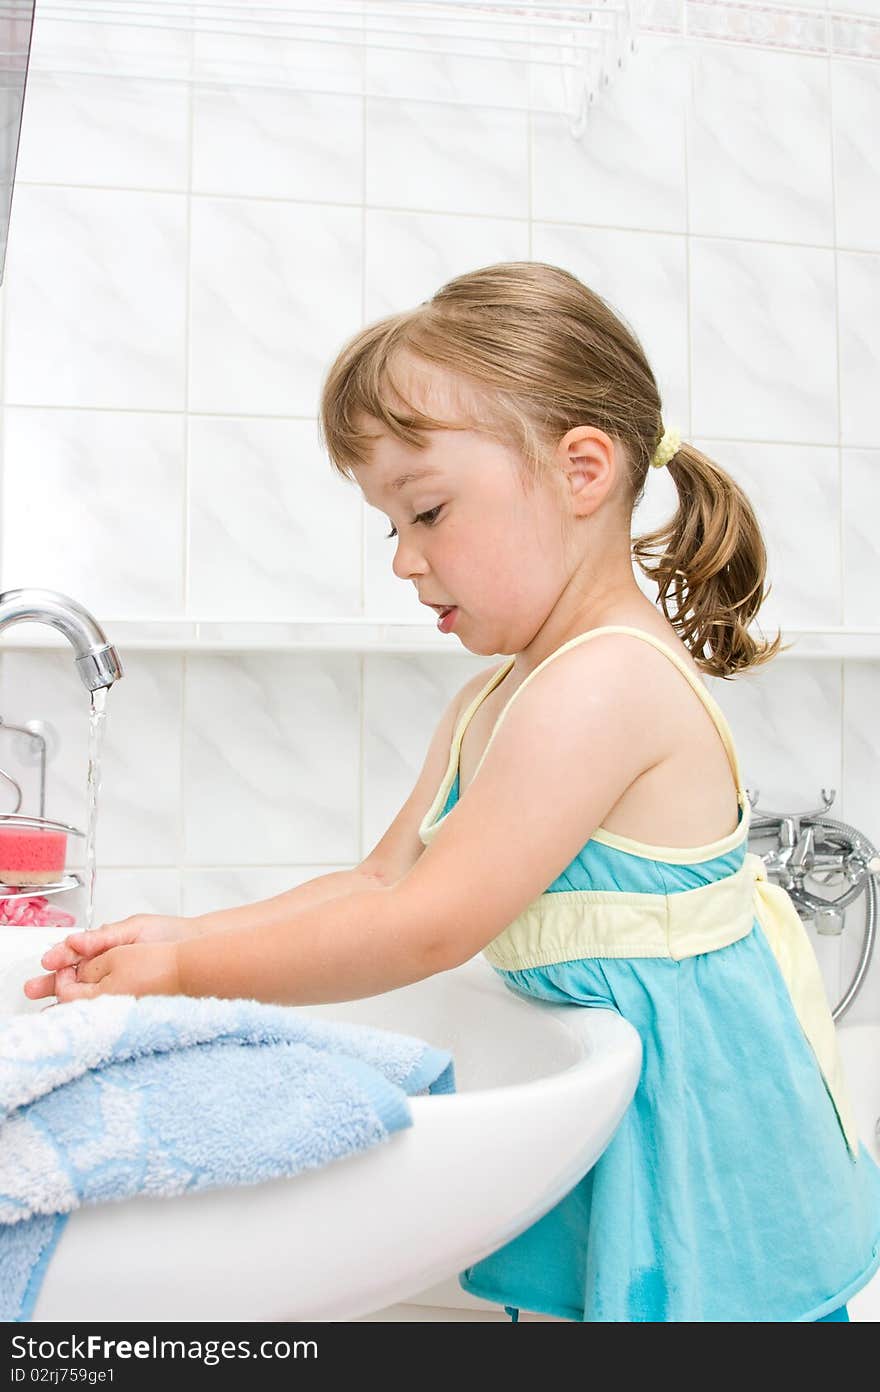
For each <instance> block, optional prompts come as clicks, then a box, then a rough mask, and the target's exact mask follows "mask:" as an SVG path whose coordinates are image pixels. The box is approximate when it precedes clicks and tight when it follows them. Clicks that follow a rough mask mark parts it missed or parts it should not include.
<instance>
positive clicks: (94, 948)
mask: <svg viewBox="0 0 880 1392" xmlns="http://www.w3.org/2000/svg"><path fill="white" fill-rule="evenodd" d="M191 933H192V927H191V924H190V921H189V919H186V918H171V917H166V916H164V915H162V914H132V916H131V917H130V918H123V919H121V920H120V921H119V922H118V923H105V924H104V926H103V927H102V928H94V929H92V930H91V931H84V930H80V931H78V932H76V933H69V934H68V935H67V937H66V938H65V939H64V940H63V942H58V943H53V944H52V946H51V947H49V948H47V949H46V951H45V952H44V953H43V956H42V957H41V958H40V963H41V965H42V966H44V967H45V968H46V971H47V975H46V976H32V977H31V978H30V980H29V981H26V982H25V984H24V993H25V995H26V996H28V997H29V999H30V1000H40V999H41V998H42V997H43V996H57V995H58V992H57V990H56V989H55V988H56V974H57V973H58V972H60V971H63V970H64V969H65V968H73V967H75V966H76V965H77V963H78V962H81V961H83V960H86V961H88V960H90V959H91V958H93V957H97V956H98V955H99V954H100V953H102V952H106V951H108V949H109V948H111V947H122V946H123V945H125V944H128V943H150V942H182V941H183V939H184V938H186V937H189V936H190V934H191ZM71 979H73V978H72V977H71V975H70V972H68V975H67V976H66V977H65V982H66V983H69V982H70V980H71ZM80 979H82V978H80ZM59 999H60V997H59Z"/></svg>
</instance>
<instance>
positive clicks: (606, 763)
mask: <svg viewBox="0 0 880 1392" xmlns="http://www.w3.org/2000/svg"><path fill="white" fill-rule="evenodd" d="M321 427H322V432H323V439H324V442H325V444H326V447H327V450H328V453H329V455H330V458H331V460H332V462H333V464H334V466H335V467H336V468H337V469H338V470H339V471H340V472H341V473H342V474H343V475H344V476H345V477H346V478H348V479H349V480H354V481H355V482H356V483H357V484H358V486H359V487H360V489H361V490H362V492H363V495H364V497H365V499H366V501H367V503H368V504H369V505H370V506H371V507H375V508H377V509H379V510H381V511H382V512H383V513H385V514H386V516H387V517H388V518H389V519H390V520H391V523H392V525H391V531H390V533H389V536H390V537H393V538H394V539H395V542H396V544H395V548H394V561H393V568H394V572H395V574H396V575H397V576H398V577H399V578H400V579H401V580H405V581H410V582H412V584H413V585H414V586H415V587H416V589H417V591H418V595H419V598H420V600H421V601H422V602H423V603H424V604H427V605H429V606H430V607H432V608H434V609H436V610H437V611H438V613H439V614H440V615H441V617H440V619H439V622H438V627H439V628H440V629H441V631H442V632H444V633H449V632H452V631H454V632H455V633H456V634H457V636H458V637H459V639H460V641H461V643H462V644H463V645H464V647H465V648H467V649H468V651H470V652H473V653H481V654H485V655H487V656H491V655H494V654H498V653H506V654H510V656H508V657H507V658H506V659H505V661H504V662H502V663H501V665H500V666H499V665H497V664H493V665H492V666H491V667H490V668H487V669H485V670H483V671H481V672H479V673H478V674H477V676H476V677H475V678H474V679H473V680H471V681H469V682H467V683H466V684H465V686H464V687H463V689H462V690H461V691H460V692H459V693H458V694H457V696H456V697H455V698H454V700H453V701H452V702H451V703H450V705H449V707H448V708H447V710H446V712H445V713H444V716H443V719H442V720H441V722H440V725H439V727H438V729H437V732H436V734H435V736H434V738H433V741H432V743H431V746H430V749H429V751H428V756H427V758H426V761H425V765H424V768H423V770H422V773H421V776H420V778H419V780H418V782H417V784H416V787H415V789H414V790H413V793H412V794H411V796H410V798H409V799H408V800H407V802H406V803H405V805H404V807H403V808H402V809H401V811H400V813H399V814H398V816H397V818H396V819H395V821H394V822H393V824H392V825H391V827H390V828H389V829H388V831H387V832H386V833H385V835H384V836H383V838H382V840H381V841H380V842H379V843H378V845H377V846H376V847H375V848H374V849H373V851H372V852H371V853H370V855H369V856H368V857H367V858H366V860H365V861H364V862H363V863H362V864H361V865H360V866H359V867H358V868H357V869H356V870H353V871H345V872H341V873H339V874H332V875H324V876H320V877H319V878H317V879H315V880H312V881H310V882H309V883H308V884H305V885H301V886H299V887H298V888H297V889H294V890H291V891H290V892H289V893H287V894H282V895H279V896H277V897H276V898H274V899H269V900H266V901H264V902H261V903H256V904H250V905H246V906H244V907H243V908H239V909H234V910H228V911H226V912H221V913H216V914H209V915H207V916H205V917H204V918H201V919H194V920H182V919H171V920H165V919H160V918H154V917H145V916H138V917H135V918H132V919H127V920H125V922H123V923H117V924H111V925H109V926H107V927H104V928H102V929H99V930H97V931H96V932H94V933H92V934H88V935H87V934H83V933H74V934H71V935H70V936H69V937H68V938H67V939H66V940H65V941H64V942H63V943H59V944H58V945H56V946H55V947H53V948H51V949H50V950H49V952H47V953H46V955H45V957H44V958H43V966H44V967H45V968H46V969H47V973H48V974H47V975H46V976H43V977H36V978H34V979H33V980H32V981H30V982H29V983H28V984H27V987H26V991H27V994H28V995H29V996H31V997H32V998H38V997H40V996H45V995H52V994H54V995H55V996H56V997H57V999H58V1001H59V1002H60V1003H63V1002H65V1001H69V1000H76V999H78V998H80V997H90V996H96V995H101V994H104V993H107V992H110V993H114V992H127V993H131V994H135V995H142V994H149V993H158V994H164V993H175V992H180V993H182V994H188V995H194V996H199V995H203V996H204V995H214V996H226V997H234V996H247V997H252V998H255V999H258V1000H265V1001H275V1002H286V1003H290V1004H294V1005H296V1004H299V1003H302V1004H305V1003H310V1002H319V1001H342V1000H347V999H354V998H357V997H362V996H369V995H375V994H378V993H381V992H384V991H389V990H392V989H394V988H395V987H398V986H403V985H406V984H408V983H410V982H413V981H417V980H420V979H422V978H423V977H426V976H429V975H431V974H433V973H435V972H440V971H447V970H450V969H452V968H454V967H455V966H457V965H459V964H460V963H462V962H464V961H466V960H468V959H469V958H471V957H473V956H474V955H475V954H476V953H478V952H483V953H484V955H485V957H486V959H487V961H488V963H489V964H490V965H491V967H492V968H493V969H494V970H495V971H497V972H498V973H499V974H500V975H501V977H502V978H503V980H504V981H505V982H506V983H507V985H508V986H509V987H510V988H511V989H512V990H514V991H516V992H518V993H520V994H521V995H523V996H526V997H535V998H538V999H541V1000H549V1001H554V1002H567V1003H570V1004H573V1005H576V1006H585V1007H599V1008H602V1009H606V1010H616V1011H618V1012H620V1013H621V1014H622V1015H624V1016H625V1017H626V1018H627V1019H628V1020H630V1021H631V1022H632V1024H633V1025H634V1026H635V1028H636V1029H637V1030H638V1032H639V1034H640V1037H641V1041H642V1047H643V1059H642V1070H641V1075H640V1079H639V1083H638V1087H637V1089H636V1092H635V1095H634V1097H633V1100H632V1103H631V1104H630V1107H629V1108H628V1110H627V1112H626V1114H625V1115H624V1118H623V1120H622V1122H621V1124H620V1126H619V1127H618V1129H617V1131H616V1132H615V1134H614V1136H613V1138H612V1140H611V1142H610V1144H609V1145H608V1147H607V1148H606V1150H605V1151H604V1153H603V1154H602V1156H601V1157H600V1159H599V1160H598V1161H597V1163H596V1164H595V1165H594V1166H593V1168H592V1169H591V1170H590V1171H589V1172H588V1173H587V1174H586V1175H585V1176H584V1178H583V1179H582V1180H580V1182H579V1183H577V1184H576V1185H575V1186H574V1188H573V1189H572V1190H571V1191H570V1192H569V1193H568V1194H566V1195H565V1197H564V1198H563V1199H562V1200H561V1201H560V1202H558V1203H557V1204H556V1206H555V1207H554V1208H553V1209H551V1210H550V1212H548V1213H547V1214H546V1215H545V1216H544V1217H542V1218H541V1219H539V1220H538V1221H537V1222H535V1223H533V1224H532V1225H531V1226H530V1227H529V1228H528V1229H527V1230H526V1231H524V1232H522V1233H520V1234H519V1235H518V1236H517V1237H514V1238H513V1239H512V1240H510V1241H509V1242H507V1243H506V1244H505V1245H504V1246H502V1247H501V1248H500V1249H499V1250H497V1251H495V1252H494V1253H492V1254H491V1255H489V1256H487V1257H485V1258H484V1259H483V1260H481V1261H478V1262H477V1263H476V1264H475V1265H473V1266H471V1267H469V1268H467V1270H466V1271H464V1272H462V1273H461V1274H460V1276H459V1281H460V1284H461V1285H462V1287H463V1288H464V1289H465V1290H466V1291H469V1292H471V1293H472V1294H474V1295H476V1296H479V1297H482V1298H484V1299H486V1300H490V1301H494V1302H498V1303H500V1304H503V1305H504V1306H505V1307H506V1308H507V1309H508V1311H509V1313H510V1314H511V1316H512V1318H517V1316H518V1311H519V1309H526V1310H529V1311H534V1312H537V1313H539V1314H549V1315H555V1316H557V1317H559V1318H563V1319H568V1320H577V1321H590V1320H604V1321H640V1322H641V1321H706V1320H712V1321H721V1322H728V1321H786V1322H787V1321H796V1322H797V1321H818V1320H825V1319H836V1320H840V1319H846V1318H847V1314H846V1306H845V1302H846V1300H847V1299H848V1298H849V1297H850V1296H851V1295H853V1294H854V1293H855V1292H856V1291H858V1290H859V1289H860V1288H861V1287H862V1286H864V1285H865V1284H866V1283H867V1282H868V1281H869V1279H870V1278H871V1276H872V1275H873V1274H874V1272H875V1271H876V1270H877V1268H878V1265H880V1247H878V1241H880V1169H878V1167H877V1165H876V1164H875V1163H874V1161H873V1160H872V1159H871V1157H870V1156H869V1155H868V1153H867V1151H866V1149H865V1147H864V1145H862V1144H861V1143H860V1141H859V1138H858V1135H857V1132H856V1128H855V1125H854V1122H853V1117H852V1109H851V1106H850V1103H849V1098H848V1095H847V1090H846V1085H845V1080H844V1078H843V1076H842V1072H841V1069H840V1060H839V1057H838V1054H837V1041H836V1034H835V1029H834V1023H833V1020H832V1018H831V1012H830V1010H829V1008H828V1003H827V999H826V997H825V994H824V988H823V985H822V980H821V976H820V975H819V970H818V966H817V963H816V960H815V957H814V955H813V953H812V948H811V946H810V943H809V938H808V936H807V934H806V931H805V929H804V927H803V925H802V924H801V922H800V920H799V918H798V915H797V912H796V910H795V908H794V905H793V904H792V902H791V900H790V899H789V897H788V895H787V894H786V893H785V892H784V891H783V890H782V889H781V888H780V887H779V886H776V885H771V884H769V883H768V881H767V875H766V872H765V870H764V866H763V862H762V861H761V860H760V858H759V857H758V856H755V855H752V854H750V853H749V852H748V850H747V840H748V831H749V816H750V805H749V801H748V797H747V795H746V791H745V788H744V786H743V781H742V776H741V773H740V768H739V762H738V759H737V755H736V750H735V746H734V742H733V739H732V736H731V732H730V728H729V726H728V724H727V721H726V719H725V717H724V715H723V713H722V711H721V709H720V707H719V706H718V705H717V703H716V702H715V700H714V699H713V697H712V696H711V695H710V694H709V692H708V690H707V688H706V686H705V683H704V682H703V680H702V677H701V675H700V674H701V673H709V674H711V675H713V676H718V677H729V676H733V675H734V674H736V673H738V672H744V671H747V670H749V669H752V668H755V667H757V666H759V665H760V664H763V663H766V662H767V661H768V660H770V659H771V658H772V657H773V656H774V655H775V654H776V653H777V652H778V650H779V647H780V638H779V635H777V637H776V639H775V640H774V642H773V643H764V642H759V641H758V640H757V639H756V638H755V637H754V636H753V635H752V634H751V633H750V632H749V623H750V622H751V620H752V619H753V618H754V617H755V615H756V614H757V612H758V609H759V608H760V605H761V603H762V601H763V599H764V598H765V592H764V578H765V567H766V556H765V550H764V545H763V541H762V538H761V532H760V528H759V526H758V523H757V521H756V519H755V515H754V512H753V511H752V508H751V507H750V505H749V502H748V500H747V498H746V497H745V496H744V494H743V492H742V490H741V489H740V488H739V487H738V485H737V484H736V483H735V482H734V480H733V479H732V478H731V477H730V476H729V475H728V474H726V473H725V472H724V471H723V470H722V469H721V468H719V467H718V465H717V464H715V463H714V462H713V461H712V460H711V459H709V458H707V456H706V455H704V454H703V453H701V452H700V451H699V450H697V449H696V448H694V447H693V446H692V445H690V444H683V443H682V442H681V441H680V438H679V436H678V434H677V433H676V432H675V431H673V430H670V429H668V428H666V429H664V425H663V422H662V419H661V406H660V396H659V392H658V388H657V383H656V381H655V378H654V375H653V373H652V371H651V368H650V366H649V365H648V362H647V360H646V358H645V354H644V352H643V349H642V346H641V344H640V343H639V341H638V339H637V338H636V337H635V335H634V334H633V333H632V331H631V330H630V329H629V328H628V327H627V326H626V325H625V324H624V323H623V322H622V321H621V320H620V319H619V318H618V317H617V316H616V315H615V314H614V313H613V312H612V310H611V309H610V308H609V306H608V305H607V304H606V303H605V302H604V301H603V300H602V299H601V298H600V297H599V296H598V295H596V294H595V293H593V292H592V291H591V290H589V289H588V288H587V287H586V286H585V285H583V284H582V283H581V282H580V281H579V280H577V279H576V278H575V277H574V276H572V275H570V274H568V273H567V272H566V271H564V270H561V269H559V268H557V267H554V266H549V265H544V264H541V263H538V262H514V263H504V264H500V265H494V266H489V267H485V268H483V269H481V270H477V271H473V272H471V273H469V274H466V275H462V276H459V277H458V278H456V279H455V280H453V281H450V282H449V284H447V285H445V286H443V287H442V288H441V289H440V290H439V291H438V292H437V293H436V294H435V295H434V296H433V298H432V299H431V300H429V301H426V302H424V303H423V304H421V305H419V306H418V307H417V308H416V309H413V310H410V311H407V312H404V313H400V314H395V315H392V316H390V317H388V318H386V319H384V320H382V321H380V322H378V323H376V324H373V325H371V326H370V327H368V328H366V329H365V330H363V331H362V332H360V333H358V334H357V335H355V337H354V338H353V339H351V341H350V342H348V343H347V344H346V345H345V347H344V348H343V350H342V351H341V352H340V354H339V356H338V358H337V360H336V361H335V362H334V364H333V366H332V367H331V369H330V372H329V374H328V376H327V379H326V381H325V384H324V390H323V396H322V402H321ZM652 466H653V467H657V468H660V467H663V466H665V467H667V468H668V469H669V470H670V473H671V475H672V479H673V481H674V483H675V486H676V489H677V491H678V499H679V501H678V511H677V512H676V514H675V516H674V517H673V518H672V519H671V521H669V522H668V523H667V524H666V525H665V526H662V527H660V528H658V529H657V530H656V531H654V532H651V533H649V534H648V535H645V536H642V537H639V538H637V539H636V541H635V543H634V544H633V542H632V540H631V518H632V513H633V509H634V508H635V506H636V505H637V504H638V502H639V501H640V499H641V497H642V494H643V490H644V487H645V483H646V480H647V479H648V477H649V471H650V469H651V467H652ZM633 557H635V559H636V561H637V562H638V563H639V565H640V567H641V569H642V570H643V571H644V573H645V574H646V575H649V576H652V577H653V578H654V579H655V580H656V581H657V583H658V586H659V604H660V606H661V608H662V614H661V612H660V610H659V609H658V607H657V606H655V605H654V604H652V603H651V602H650V601H649V600H648V598H647V597H646V596H645V595H644V594H643V592H642V590H641V589H640V587H639V585H638V584H637V583H636V579H635V576H634V573H633ZM328 560H329V561H330V563H331V564H332V547H331V549H330V552H329V553H328ZM670 595H671V597H672V599H673V600H674V608H673V612H672V613H670V611H669V608H668V601H669V598H670ZM478 775H479V776H478Z"/></svg>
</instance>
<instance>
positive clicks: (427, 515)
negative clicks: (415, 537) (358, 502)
mask: <svg viewBox="0 0 880 1392" xmlns="http://www.w3.org/2000/svg"><path fill="white" fill-rule="evenodd" d="M442 506H443V504H442V503H440V504H439V505H438V506H437V507H435V508H430V509H429V510H428V512H418V513H416V515H415V517H414V518H413V521H414V522H424V524H425V526H426V527H433V525H434V523H435V521H436V519H437V513H438V512H439V511H440V509H441V508H442ZM428 519H430V520H428ZM396 536H397V528H396V527H395V526H393V525H392V528H391V531H390V532H388V533H387V534H386V538H385V539H386V541H391V539H392V538H393V537H396Z"/></svg>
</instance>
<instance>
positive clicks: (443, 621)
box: [437, 604, 458, 633]
mask: <svg viewBox="0 0 880 1392" xmlns="http://www.w3.org/2000/svg"><path fill="white" fill-rule="evenodd" d="M457 618H458V605H457V604H453V605H452V608H451V609H444V610H443V613H442V614H441V615H440V617H439V619H438V620H437V627H438V628H439V630H440V632H441V633H449V632H450V630H451V629H452V628H453V627H454V625H455V620H456V619H457Z"/></svg>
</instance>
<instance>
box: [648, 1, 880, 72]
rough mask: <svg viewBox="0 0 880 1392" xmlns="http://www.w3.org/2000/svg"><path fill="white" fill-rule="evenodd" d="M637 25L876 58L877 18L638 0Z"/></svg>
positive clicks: (659, 30) (737, 4)
mask: <svg viewBox="0 0 880 1392" xmlns="http://www.w3.org/2000/svg"><path fill="white" fill-rule="evenodd" d="M639 24H640V31H641V32H642V33H648V34H652V33H653V34H678V35H681V36H683V37H687V38H692V39H715V40H719V41H721V42H724V43H737V44H752V45H755V46H756V47H761V48H773V49H785V50H787V51H789V52H792V53H815V54H820V55H826V56H827V55H829V54H834V55H835V56H838V57H848V58H875V59H880V18H878V19H874V18H873V17H872V16H871V15H862V14H853V13H852V12H847V11H845V10H824V9H807V8H804V7H803V6H797V5H749V4H743V3H741V2H740V0H642V3H641V18H640V22H639Z"/></svg>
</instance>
